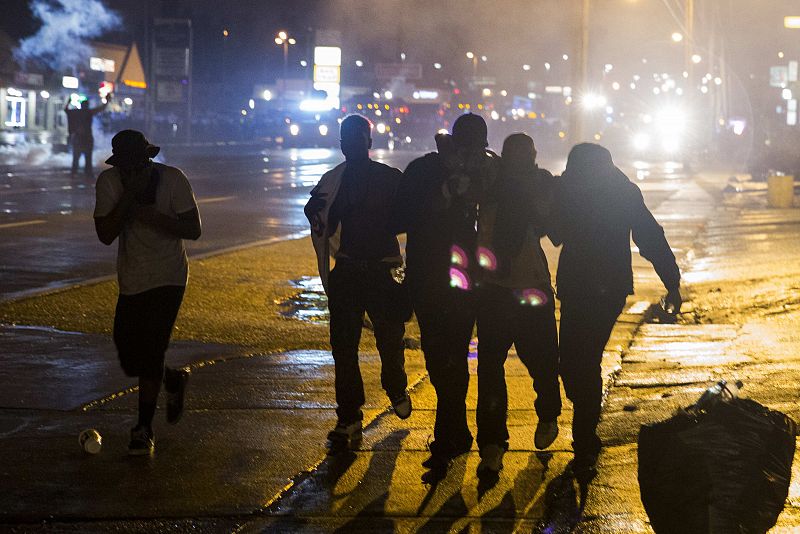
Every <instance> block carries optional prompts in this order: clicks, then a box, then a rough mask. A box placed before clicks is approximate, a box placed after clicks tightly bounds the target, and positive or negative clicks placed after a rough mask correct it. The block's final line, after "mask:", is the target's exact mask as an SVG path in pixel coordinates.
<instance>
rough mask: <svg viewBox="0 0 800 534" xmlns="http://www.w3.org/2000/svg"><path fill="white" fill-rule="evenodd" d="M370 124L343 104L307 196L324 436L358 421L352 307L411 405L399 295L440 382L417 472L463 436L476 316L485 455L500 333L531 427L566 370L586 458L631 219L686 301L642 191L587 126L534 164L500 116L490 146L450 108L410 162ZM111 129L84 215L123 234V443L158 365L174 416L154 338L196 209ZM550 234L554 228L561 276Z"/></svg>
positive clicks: (500, 446)
mask: <svg viewBox="0 0 800 534" xmlns="http://www.w3.org/2000/svg"><path fill="white" fill-rule="evenodd" d="M91 112H92V110H89V113H91ZM87 116H90V115H89V114H88V113H87ZM371 128H372V125H371V123H370V122H369V121H368V120H367V119H366V118H365V117H363V116H360V115H350V116H348V117H346V118H345V119H344V120H343V121H342V123H341V131H340V134H341V148H342V152H343V154H344V156H345V161H344V162H343V163H341V164H340V165H338V166H336V167H335V168H334V169H332V170H331V171H329V172H327V173H325V174H324V175H323V176H322V178H321V179H320V181H319V183H318V184H317V185H316V187H314V189H313V190H312V191H311V198H310V200H309V201H308V203H307V205H306V206H305V213H306V216H307V217H308V219H309V221H310V223H311V230H312V242H313V244H314V248H315V250H316V253H317V260H318V266H319V272H320V277H321V279H322V283H323V285H324V287H325V290H326V293H327V296H328V307H329V310H330V344H331V349H332V353H333V359H334V364H335V390H336V404H337V408H336V415H337V423H336V426H335V428H334V429H333V430H331V432H330V433H329V434H328V445H329V448H330V450H331V452H333V453H335V452H337V451H339V450H342V449H346V448H354V447H357V446H358V443H359V441H360V440H361V436H362V418H363V414H362V411H361V408H362V406H363V405H364V402H365V399H364V385H363V382H362V378H361V372H360V369H359V359H358V348H359V343H360V340H361V332H362V328H363V325H364V315H365V314H367V315H368V316H369V319H370V321H371V323H372V326H373V329H374V334H375V340H376V345H377V348H378V352H379V354H380V359H381V385H382V387H383V389H384V391H385V392H386V394H387V395H388V398H389V401H390V402H391V405H392V407H393V409H394V412H395V414H396V415H397V416H398V417H400V418H401V419H406V418H408V417H409V416H410V415H411V413H412V410H413V406H412V399H411V396H410V394H409V392H408V389H407V388H408V381H407V376H406V371H405V357H404V352H405V342H404V336H405V323H406V322H408V321H409V320H410V319H411V317H412V314H413V315H415V316H416V318H417V322H418V323H419V329H420V334H421V345H422V351H423V352H424V356H425V365H426V368H427V370H428V373H429V376H430V380H431V383H432V385H433V387H434V389H435V391H436V398H437V400H436V420H435V423H434V428H433V438H434V439H433V441H432V442H431V443H430V453H431V455H430V457H429V458H428V459H426V460H425V462H423V465H424V466H425V467H426V468H427V469H429V473H433V474H434V476H439V475H441V474H443V473H445V472H446V470H447V467H448V466H449V464H450V462H451V461H452V460H453V459H454V458H456V457H457V456H459V455H461V454H463V453H466V452H467V451H469V450H470V449H471V448H472V444H473V436H472V433H471V431H470V428H469V425H468V422H467V406H466V396H467V388H468V385H469V365H468V357H469V346H470V341H471V339H472V337H473V332H474V330H475V328H476V326H477V333H478V339H479V344H478V406H477V428H478V432H477V436H476V438H477V444H478V448H479V449H480V456H481V461H480V464H479V466H478V469H479V472H484V473H494V474H497V473H498V472H499V471H500V470H501V469H502V466H503V454H504V453H505V452H506V450H507V449H508V447H509V433H508V428H507V423H506V417H507V409H508V397H507V391H506V382H505V372H504V364H505V362H506V359H507V357H508V351H509V349H510V348H511V346H512V345H514V346H515V347H516V351H517V354H518V355H519V358H520V360H521V361H522V363H523V364H524V365H525V367H526V368H527V370H528V373H529V374H530V376H531V378H532V379H533V389H534V390H535V394H536V398H535V402H534V403H533V405H534V407H535V411H536V415H537V419H538V422H537V425H536V429H535V431H534V444H535V446H536V447H537V448H539V449H546V448H547V447H549V446H550V445H551V444H552V443H553V441H554V440H555V439H556V437H557V436H558V432H559V426H558V418H559V416H560V414H561V407H562V403H561V395H560V386H559V377H560V378H561V381H562V382H563V385H564V390H565V391H566V394H567V397H568V398H569V399H570V400H571V401H572V405H573V421H572V439H573V448H574V451H575V459H574V461H573V463H572V469H573V472H574V473H575V474H576V476H586V477H590V476H592V475H593V472H594V466H595V462H596V460H597V456H598V454H599V452H600V448H601V441H600V439H599V438H598V436H597V425H598V421H599V418H600V408H601V402H602V377H601V370H600V364H601V361H602V357H603V349H604V347H605V345H606V343H607V341H608V339H609V337H610V335H611V331H612V328H613V326H614V323H615V322H616V320H617V317H618V315H619V314H620V313H621V312H622V310H623V307H624V305H625V301H626V298H627V296H628V295H629V294H632V293H633V275H632V270H631V247H630V240H631V237H633V241H634V242H635V243H636V245H637V247H638V249H639V252H640V254H641V255H642V256H643V257H645V258H647V259H648V260H650V261H651V262H652V263H653V265H654V267H655V270H656V272H657V273H658V275H659V277H660V278H661V280H662V282H663V283H664V286H665V287H666V289H667V296H666V300H667V301H668V304H669V305H670V307H672V308H673V309H675V310H676V311H679V310H680V307H681V296H680V292H679V285H680V272H679V270H678V266H677V265H676V262H675V257H674V255H673V253H672V251H671V250H670V247H669V244H668V243H667V240H666V239H665V237H664V232H663V229H662V228H661V226H659V224H658V223H657V222H656V220H655V218H654V217H653V215H652V214H651V213H650V211H649V210H648V209H647V207H646V206H645V204H644V200H643V198H642V194H641V191H640V190H639V188H638V187H637V186H636V185H634V184H633V183H632V182H631V181H630V180H628V178H627V177H626V176H625V175H624V174H623V173H622V172H621V171H620V170H619V169H618V168H617V167H616V166H615V165H614V163H613V161H612V158H611V154H610V153H609V151H608V150H606V149H605V148H603V147H602V146H600V145H596V144H588V143H583V144H579V145H576V146H575V147H573V148H572V150H571V151H570V153H569V157H568V160H567V165H566V170H565V171H564V172H563V173H562V175H561V176H559V177H557V178H556V177H553V175H552V174H550V173H549V172H548V171H546V170H544V169H542V168H540V167H539V166H538V165H537V163H536V155H537V154H536V149H535V146H534V142H533V140H532V139H531V138H530V137H529V136H527V135H525V134H522V133H518V134H513V135H511V136H509V137H508V138H507V139H506V140H505V142H504V144H503V149H502V153H501V155H500V156H497V155H496V154H495V153H493V152H491V151H489V150H488V149H487V146H488V142H487V126H486V122H485V121H484V120H483V119H482V118H481V117H480V116H479V115H474V114H471V113H468V114H465V115H462V116H460V117H459V118H458V119H457V120H456V121H455V122H454V124H453V127H452V134H439V135H437V136H436V141H437V147H438V150H437V152H434V153H430V154H427V155H425V156H423V157H421V158H418V159H416V160H414V161H413V162H411V164H409V166H408V168H407V169H406V170H405V172H401V171H399V170H398V169H394V168H392V167H390V166H387V165H384V164H382V163H379V162H376V161H373V160H371V159H370V154H369V151H370V148H371V146H372V139H371ZM112 148H113V155H112V156H111V157H110V158H109V159H108V160H107V161H106V163H108V164H109V165H111V166H112V167H111V168H110V169H107V170H105V171H103V173H101V174H100V176H99V177H98V180H97V185H96V196H97V201H96V206H95V211H94V220H95V227H96V230H97V235H98V238H99V239H100V241H101V242H103V243H104V244H107V245H110V244H111V243H113V242H114V241H116V240H118V242H119V251H118V255H117V271H118V279H119V292H120V294H119V297H118V300H117V306H116V312H115V318H114V342H115V344H116V346H117V350H118V355H119V359H120V363H121V364H122V368H123V370H124V371H125V373H126V374H128V375H129V376H134V377H138V380H139V418H138V421H137V424H136V426H135V427H134V428H133V429H132V430H131V441H130V444H129V452H130V453H131V454H150V453H152V452H153V449H154V435H153V430H152V421H153V417H154V414H155V411H156V404H157V399H158V396H159V392H160V390H161V386H162V384H163V385H164V387H165V389H166V392H167V420H168V421H169V422H172V423H174V422H177V421H178V420H179V419H180V417H181V414H182V411H183V399H184V391H185V388H186V383H187V380H188V378H189V375H188V372H187V371H186V370H180V369H170V368H166V367H165V365H164V354H165V351H166V349H167V346H168V344H169V339H170V335H171V332H172V328H173V325H174V322H175V318H176V316H177V314H178V310H179V308H180V305H181V301H182V298H183V293H184V289H185V286H186V281H187V274H188V268H187V265H188V263H187V257H186V249H185V247H184V244H183V240H185V239H197V238H198V237H199V236H200V233H201V223H200V215H199V212H198V209H197V202H196V200H195V197H194V193H193V192H192V188H191V185H190V184H189V182H188V180H187V179H186V176H185V175H184V174H183V173H182V172H181V171H180V170H179V169H177V168H175V167H170V166H167V165H163V164H160V163H154V162H152V158H153V157H154V156H155V155H156V154H157V153H158V151H159V148H158V147H157V146H154V145H152V144H150V143H149V141H147V139H146V138H145V136H144V135H143V134H142V133H141V132H137V131H133V130H124V131H122V132H119V133H118V134H117V135H115V136H114V138H113V140H112ZM400 234H405V235H406V250H405V252H406V254H405V260H404V258H403V255H402V252H401V247H400V244H399V241H398V238H397V236H398V235H400ZM544 236H547V237H548V238H549V239H550V240H551V241H552V242H553V244H555V245H561V246H562V248H561V253H560V258H559V262H558V273H557V276H556V287H557V291H554V290H553V288H552V285H551V274H550V270H549V266H548V264H547V258H546V256H545V254H544V251H543V250H542V247H541V239H542V237H544ZM331 258H333V259H334V261H335V263H334V267H333V268H332V269H331V264H330V262H331ZM556 298H558V299H559V300H560V302H561V306H560V323H559V327H558V328H557V326H556V317H555V312H556V306H555V299H556Z"/></svg>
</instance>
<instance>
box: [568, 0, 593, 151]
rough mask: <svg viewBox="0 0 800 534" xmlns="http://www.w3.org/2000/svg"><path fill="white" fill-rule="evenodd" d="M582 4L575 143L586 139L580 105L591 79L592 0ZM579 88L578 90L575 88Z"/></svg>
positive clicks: (572, 128)
mask: <svg viewBox="0 0 800 534" xmlns="http://www.w3.org/2000/svg"><path fill="white" fill-rule="evenodd" d="M582 2H583V4H582V6H581V33H580V46H579V47H578V58H577V61H576V62H575V67H573V72H574V73H575V74H576V76H575V78H576V80H575V81H576V82H577V83H575V84H574V85H575V88H574V89H573V91H572V95H573V96H572V104H570V113H569V118H570V128H569V133H570V141H571V143H572V144H573V145H574V144H576V143H581V142H583V141H584V116H583V110H582V109H581V106H580V99H581V98H582V97H583V96H584V95H585V94H586V93H588V79H589V8H590V7H591V0H582ZM575 89H577V91H576V90H575Z"/></svg>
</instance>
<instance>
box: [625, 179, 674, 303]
mask: <svg viewBox="0 0 800 534" xmlns="http://www.w3.org/2000/svg"><path fill="white" fill-rule="evenodd" d="M633 187H634V188H635V189H636V191H635V193H634V195H633V206H632V208H633V212H632V221H631V229H632V235H633V242H634V243H636V246H637V247H639V253H640V254H641V255H642V257H644V258H645V259H646V260H648V261H649V262H650V263H652V264H653V267H654V268H655V270H656V273H657V274H658V277H659V278H661V282H662V283H663V284H664V287H665V288H666V289H667V297H666V300H667V302H668V303H670V304H672V305H673V306H674V308H675V310H676V311H680V308H681V304H682V299H681V294H680V283H681V272H680V269H678V264H677V262H676V261H675V255H674V254H673V253H672V249H671V248H670V246H669V243H668V242H667V238H666V237H665V236H664V229H663V228H662V227H661V225H660V224H658V221H656V219H655V217H653V214H652V213H651V212H650V210H649V209H647V206H646V205H645V203H644V198H643V197H642V192H641V191H640V190H639V188H638V187H636V186H633Z"/></svg>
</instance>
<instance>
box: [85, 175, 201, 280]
mask: <svg viewBox="0 0 800 534" xmlns="http://www.w3.org/2000/svg"><path fill="white" fill-rule="evenodd" d="M154 165H155V166H156V167H157V168H158V170H159V171H160V172H161V179H160V180H159V183H158V188H157V189H156V203H155V208H156V210H157V211H159V212H160V213H163V214H164V215H168V216H169V217H172V218H174V219H177V218H178V214H179V213H186V212H187V211H190V210H192V209H194V208H197V202H196V201H195V198H194V193H193V192H192V187H191V185H189V180H187V179H186V175H185V174H183V171H181V170H180V169H176V168H175V167H169V166H167V165H162V164H160V163H154ZM122 193H123V186H122V178H121V176H120V172H119V170H118V169H117V168H116V167H112V168H110V169H107V170H105V171H103V172H102V173H100V176H98V177H97V185H96V186H95V194H96V199H97V200H96V204H95V208H94V216H95V217H104V216H106V215H108V214H109V213H111V211H112V210H113V209H114V207H115V206H116V205H117V203H118V202H119V200H120V198H121V197H122ZM188 277H189V262H188V260H187V258H186V248H185V247H184V246H183V240H182V239H181V238H179V237H175V236H173V235H169V234H167V233H164V232H162V231H159V230H157V229H155V228H153V227H152V226H148V225H145V224H144V223H141V222H139V221H135V220H132V221H128V222H127V223H125V226H124V227H123V229H122V232H120V234H119V247H118V249H117V278H118V280H119V292H120V293H121V294H123V295H134V294H136V293H141V292H143V291H147V290H148V289H153V288H156V287H161V286H185V285H186V281H187V279H188Z"/></svg>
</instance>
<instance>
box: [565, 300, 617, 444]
mask: <svg viewBox="0 0 800 534" xmlns="http://www.w3.org/2000/svg"><path fill="white" fill-rule="evenodd" d="M624 307H625V297H611V298H603V297H594V298H592V297H580V298H562V299H561V330H560V335H559V340H560V348H559V352H560V356H561V363H560V367H559V369H560V372H561V379H562V381H563V382H564V390H565V391H566V393H567V397H568V398H569V400H571V401H572V405H573V419H572V439H573V448H574V449H575V453H576V454H597V453H599V452H600V447H601V446H602V443H601V442H600V438H599V437H598V436H597V424H598V422H599V421H600V407H601V404H602V401H603V378H602V376H601V368H600V364H601V362H602V360H603V349H604V348H605V346H606V343H608V339H609V337H611V330H612V329H613V328H614V323H616V321H617V317H618V316H619V314H620V313H621V312H622V309H623V308H624Z"/></svg>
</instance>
